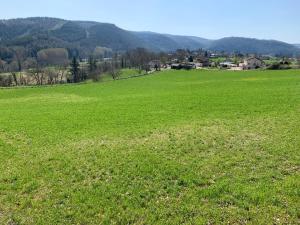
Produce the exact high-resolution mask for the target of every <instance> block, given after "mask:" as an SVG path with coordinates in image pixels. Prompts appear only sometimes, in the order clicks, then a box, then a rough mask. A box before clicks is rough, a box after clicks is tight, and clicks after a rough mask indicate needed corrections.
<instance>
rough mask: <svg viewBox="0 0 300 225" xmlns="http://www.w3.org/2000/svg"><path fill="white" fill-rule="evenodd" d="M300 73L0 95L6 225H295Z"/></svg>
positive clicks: (220, 75) (299, 182)
mask: <svg viewBox="0 0 300 225" xmlns="http://www.w3.org/2000/svg"><path fill="white" fill-rule="evenodd" d="M299 110H300V71H296V70H290V71H249V72H229V71H222V72H221V71H191V72H185V71H175V72H174V71H167V72H162V73H160V74H156V75H152V76H146V77H141V78H135V79H130V80H120V81H115V82H108V83H103V84H87V85H74V86H58V87H53V88H32V89H8V90H0V115H1V117H0V155H1V158H0V171H1V173H0V224H2V223H4V224H5V223H7V222H11V223H12V224H13V223H15V224H17V223H21V224H97V223H104V224H112V223H117V224H128V223H136V224H145V223H147V224H151V223H156V224H183V223H187V224H189V223H193V224H195V223H197V224H202V223H215V224H222V223H239V224H243V223H250V224H283V223H290V224H296V223H298V222H299V217H300V214H299V211H297V209H299V208H300V205H299V202H300V197H299V195H300V193H299V190H300V179H299V178H300V176H299V161H300V158H299V149H300V140H299V136H300V131H299V127H300V116H299V113H300V111H299Z"/></svg>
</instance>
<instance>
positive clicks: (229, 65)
mask: <svg viewBox="0 0 300 225" xmlns="http://www.w3.org/2000/svg"><path fill="white" fill-rule="evenodd" d="M220 67H221V68H224V69H231V68H235V67H238V65H236V64H234V63H232V62H229V61H226V62H221V63H220Z"/></svg>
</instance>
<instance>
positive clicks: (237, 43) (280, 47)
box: [209, 37, 299, 55]
mask: <svg viewBox="0 0 300 225" xmlns="http://www.w3.org/2000/svg"><path fill="white" fill-rule="evenodd" d="M209 48H210V49H211V50H215V51H224V52H229V53H230V52H240V53H255V54H272V55H293V54H299V49H297V48H296V47H295V46H293V45H291V44H287V43H285V42H280V41H275V40H258V39H254V38H242V37H229V38H222V39H220V40H216V41H214V42H212V44H211V45H210V46H209Z"/></svg>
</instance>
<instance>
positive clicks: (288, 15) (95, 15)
mask: <svg viewBox="0 0 300 225" xmlns="http://www.w3.org/2000/svg"><path fill="white" fill-rule="evenodd" d="M0 3H1V4H0V5H1V15H0V19H10V18H24V17H35V16H47V17H56V18H63V19H70V20H89V21H97V22H109V23H114V24H116V25H117V26H119V27H121V28H123V29H127V30H132V31H153V32H159V33H169V34H178V35H193V36H199V37H204V38H209V39H218V38H222V37H231V36H237V37H253V38H259V39H276V40H281V41H285V42H289V43H300V0H251V1H246V0H127V1H126V0H26V1H24V0H9V1H5V0H0Z"/></svg>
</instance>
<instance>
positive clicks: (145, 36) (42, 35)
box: [0, 17, 300, 55]
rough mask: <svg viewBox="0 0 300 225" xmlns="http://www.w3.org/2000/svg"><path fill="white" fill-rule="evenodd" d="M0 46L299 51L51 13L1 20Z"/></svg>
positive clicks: (250, 40) (84, 51)
mask: <svg viewBox="0 0 300 225" xmlns="http://www.w3.org/2000/svg"><path fill="white" fill-rule="evenodd" d="M0 46H24V47H27V48H32V49H35V50H40V49H42V48H51V47H64V48H67V49H76V50H77V51H79V52H80V53H81V54H83V55H87V54H88V53H89V52H91V51H93V49H95V48H96V47H97V46H101V47H107V48H111V49H112V50H114V51H127V50H130V49H134V48H138V47H142V48H147V49H149V50H152V51H156V52H159V51H164V52H170V51H175V50H176V49H190V50H195V49H200V48H202V49H207V50H213V51H224V52H228V53H233V52H240V53H245V54H248V53H249V54H251V53H255V54H270V55H296V54H297V55H298V54H299V55H300V49H299V48H298V47H299V46H297V45H292V44H288V43H285V42H281V41H276V40H260V39H255V38H244V37H225V38H221V39H218V40H210V39H205V38H201V37H197V36H184V35H171V34H161V33H155V32H151V31H143V32H138V31H128V30H125V29H122V28H120V27H118V26H116V25H115V24H111V23H100V22H95V21H80V20H78V21H72V20H65V19H59V18H51V17H29V18H17V19H9V20H0Z"/></svg>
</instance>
